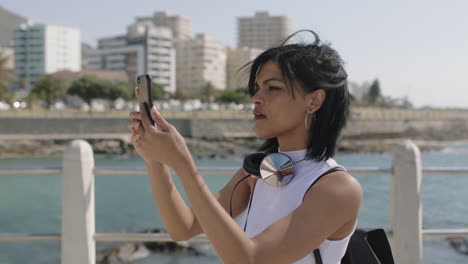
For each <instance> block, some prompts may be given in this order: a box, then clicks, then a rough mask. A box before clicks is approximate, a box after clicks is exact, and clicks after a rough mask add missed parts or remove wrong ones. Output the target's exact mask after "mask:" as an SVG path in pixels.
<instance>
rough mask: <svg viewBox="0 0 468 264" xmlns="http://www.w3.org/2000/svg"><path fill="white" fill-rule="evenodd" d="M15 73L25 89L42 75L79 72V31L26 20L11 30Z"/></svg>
mask: <svg viewBox="0 0 468 264" xmlns="http://www.w3.org/2000/svg"><path fill="white" fill-rule="evenodd" d="M14 51H15V72H16V75H17V76H18V78H24V80H25V84H26V87H24V88H26V89H30V88H31V86H32V83H33V82H34V81H35V80H36V79H37V78H38V77H39V76H41V75H44V74H50V73H54V72H56V71H60V70H70V71H80V70H81V41H80V31H79V30H78V29H75V28H70V27H65V26H61V25H51V24H42V23H34V22H32V21H29V22H27V23H22V24H20V25H18V26H17V27H16V28H15V30H14Z"/></svg>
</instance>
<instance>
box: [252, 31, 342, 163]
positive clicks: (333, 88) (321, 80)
mask: <svg viewBox="0 0 468 264" xmlns="http://www.w3.org/2000/svg"><path fill="white" fill-rule="evenodd" d="M304 31H306V32H310V33H312V34H313V35H314V37H315V41H314V42H313V43H309V44H306V43H301V44H286V43H287V41H288V40H290V39H291V37H293V36H295V35H296V34H297V33H299V32H304ZM270 60H272V61H274V62H276V63H277V65H278V66H279V68H280V69H281V72H282V74H283V78H284V80H286V82H288V83H289V84H290V85H289V86H290V87H291V92H292V95H293V96H295V95H294V87H295V85H294V84H296V83H297V84H299V85H300V86H301V87H302V88H303V90H304V91H305V92H306V93H312V92H314V91H316V90H319V89H323V90H324V91H325V92H326V97H325V101H324V102H323V104H322V106H321V107H320V109H319V110H317V112H316V113H315V121H314V123H313V125H312V129H311V131H310V134H309V145H308V146H307V155H306V158H307V159H314V160H317V161H321V160H326V159H328V158H330V157H333V155H334V153H335V148H336V143H337V140H338V137H339V135H340V132H341V130H342V128H343V127H344V126H345V124H346V119H347V116H348V113H349V93H348V88H347V80H346V79H347V77H348V75H347V73H346V71H345V69H344V67H343V61H342V59H341V58H340V56H339V55H338V53H337V52H336V51H335V50H334V49H332V48H331V47H330V45H329V44H327V43H322V42H321V41H320V39H319V37H318V35H317V34H316V33H315V32H313V31H310V30H301V31H298V32H296V33H294V34H292V35H291V36H289V37H288V38H286V39H285V40H284V41H282V43H281V44H279V45H277V46H275V47H273V48H270V49H268V50H266V51H265V52H263V53H262V54H260V55H259V56H258V57H257V58H256V59H255V60H253V61H252V62H250V63H249V65H250V76H249V83H248V89H249V93H250V96H253V95H254V94H255V82H256V75H257V72H258V69H259V68H260V67H261V66H262V65H263V64H265V63H266V62H267V61H270ZM278 147H279V144H278V140H277V138H276V137H275V138H269V139H267V140H266V141H265V142H264V143H263V145H262V146H261V147H260V151H264V152H267V153H273V152H277V151H278Z"/></svg>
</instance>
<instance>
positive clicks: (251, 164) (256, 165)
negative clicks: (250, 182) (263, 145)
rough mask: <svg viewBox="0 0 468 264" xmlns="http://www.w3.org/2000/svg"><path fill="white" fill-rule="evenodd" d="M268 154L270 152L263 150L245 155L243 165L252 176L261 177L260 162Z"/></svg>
mask: <svg viewBox="0 0 468 264" xmlns="http://www.w3.org/2000/svg"><path fill="white" fill-rule="evenodd" d="M267 155H268V154H266V153H261V152H258V153H252V154H250V155H248V156H247V157H245V159H244V164H243V165H242V167H243V168H244V170H245V171H246V172H247V173H249V174H251V175H252V176H257V177H260V164H261V163H262V161H263V159H264V158H265V157H266V156H267Z"/></svg>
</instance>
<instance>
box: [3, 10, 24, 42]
mask: <svg viewBox="0 0 468 264" xmlns="http://www.w3.org/2000/svg"><path fill="white" fill-rule="evenodd" d="M24 22H26V19H25V18H24V17H21V16H18V15H17V14H14V13H12V12H10V11H8V10H6V9H4V8H2V7H0V47H4V48H9V47H12V46H13V36H14V34H13V32H14V30H15V28H16V26H17V25H18V24H21V23H24Z"/></svg>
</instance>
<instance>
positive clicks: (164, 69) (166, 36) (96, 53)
mask: <svg viewBox="0 0 468 264" xmlns="http://www.w3.org/2000/svg"><path fill="white" fill-rule="evenodd" d="M87 60H88V66H87V69H89V70H115V71H125V72H127V74H128V75H129V78H130V79H132V80H135V79H136V76H138V75H140V74H144V73H147V74H149V75H150V76H151V77H152V79H153V81H154V82H156V83H158V84H161V85H162V86H163V87H164V89H165V90H166V91H167V92H170V93H174V92H175V88H176V87H175V77H176V76H175V48H174V46H173V36H172V30H170V29H169V28H167V27H157V26H154V24H153V23H152V22H151V21H144V20H140V21H137V22H135V23H133V24H131V25H129V26H128V28H127V34H125V35H121V36H115V37H109V38H102V39H99V41H98V48H97V49H96V50H93V51H90V52H89V57H88V58H87Z"/></svg>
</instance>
